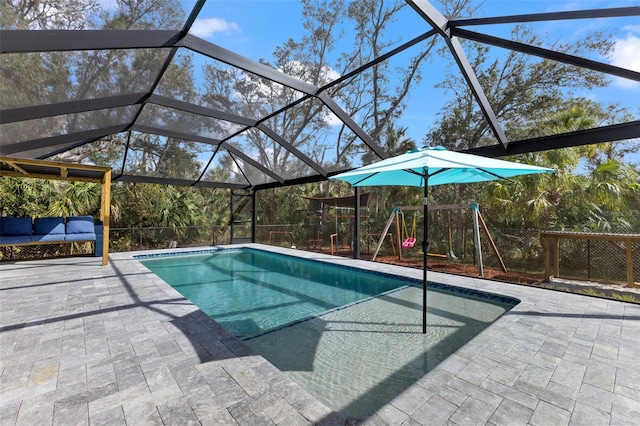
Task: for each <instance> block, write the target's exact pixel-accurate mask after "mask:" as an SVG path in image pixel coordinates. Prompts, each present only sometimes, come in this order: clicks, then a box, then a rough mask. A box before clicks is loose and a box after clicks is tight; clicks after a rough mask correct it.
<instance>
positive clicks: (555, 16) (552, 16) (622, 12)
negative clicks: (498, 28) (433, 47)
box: [449, 6, 640, 28]
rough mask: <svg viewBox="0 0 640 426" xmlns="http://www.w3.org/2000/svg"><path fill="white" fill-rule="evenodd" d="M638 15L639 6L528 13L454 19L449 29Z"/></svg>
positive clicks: (450, 22) (639, 12) (639, 11)
mask: <svg viewBox="0 0 640 426" xmlns="http://www.w3.org/2000/svg"><path fill="white" fill-rule="evenodd" d="M637 15H640V6H632V7H617V8H609V9H589V10H572V11H566V12H549V13H530V14H524V15H506V16H493V17H487V18H472V19H454V20H451V21H449V27H450V28H455V27H464V26H472V25H492V24H516V23H522V22H540V21H561V20H562V21H567V20H570V19H595V18H621V17H625V16H637Z"/></svg>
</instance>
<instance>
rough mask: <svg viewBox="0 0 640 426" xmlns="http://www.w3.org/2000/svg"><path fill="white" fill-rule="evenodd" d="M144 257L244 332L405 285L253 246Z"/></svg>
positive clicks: (202, 305) (213, 314)
mask: <svg viewBox="0 0 640 426" xmlns="http://www.w3.org/2000/svg"><path fill="white" fill-rule="evenodd" d="M142 263H143V264H144V265H145V266H146V267H147V268H149V269H150V270H151V271H153V272H154V273H155V274H156V275H158V276H159V277H160V278H162V279H163V280H164V281H166V282H167V283H168V284H169V285H171V286H172V287H173V288H175V289H176V290H177V291H179V292H180V293H181V294H182V295H183V296H184V297H186V298H187V299H189V300H190V301H192V302H193V303H195V304H196V305H197V306H198V307H199V308H200V309H202V311H204V312H205V313H206V314H207V315H209V316H210V317H212V318H213V319H215V320H216V321H217V322H218V323H220V324H221V325H222V326H223V327H225V328H226V329H227V330H229V331H230V332H232V333H233V334H235V335H236V336H237V337H240V338H244V337H247V336H251V335H255V334H258V333H263V332H265V331H267V330H272V329H274V328H277V327H279V326H282V325H284V324H289V323H291V322H295V321H298V320H301V319H304V318H307V317H309V316H311V315H314V314H317V313H320V312H324V311H326V310H329V309H332V308H336V307H338V306H343V305H346V304H348V303H352V302H355V301H358V300H362V299H365V298H367V297H370V296H375V295H377V294H380V293H383V292H385V291H389V290H392V289H395V288H398V287H401V286H404V285H406V282H402V281H399V280H393V279H390V278H388V277H385V276H379V275H372V274H367V273H364V272H359V271H356V270H353V269H346V268H336V267H331V266H330V265H328V264H325V263H320V262H313V261H304V260H301V259H299V258H295V257H290V256H282V255H277V254H272V253H267V252H264V251H259V250H250V249H245V250H224V251H219V252H213V253H206V254H201V255H191V256H170V257H160V258H155V259H154V258H150V259H148V260H142Z"/></svg>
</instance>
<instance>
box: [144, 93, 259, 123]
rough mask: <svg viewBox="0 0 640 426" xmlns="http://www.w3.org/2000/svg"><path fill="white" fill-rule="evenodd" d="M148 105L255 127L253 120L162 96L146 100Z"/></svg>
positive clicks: (152, 96) (153, 96) (154, 96)
mask: <svg viewBox="0 0 640 426" xmlns="http://www.w3.org/2000/svg"><path fill="white" fill-rule="evenodd" d="M147 102H148V103H151V104H156V105H161V106H165V107H168V108H174V109H177V110H180V111H185V112H190V113H192V114H198V115H202V116H205V117H211V118H215V119H218V120H224V121H229V122H232V123H236V124H241V125H243V126H248V127H255V126H256V125H257V123H258V122H257V121H256V120H255V119H251V118H247V117H243V116H240V115H237V114H231V113H228V112H224V111H219V110H216V109H213V108H208V107H203V106H200V105H196V104H192V103H189V102H185V101H179V100H177V99H173V98H169V97H166V96H162V95H151V96H150V97H149V99H148V100H147Z"/></svg>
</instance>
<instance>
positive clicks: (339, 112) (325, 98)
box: [318, 92, 388, 159]
mask: <svg viewBox="0 0 640 426" xmlns="http://www.w3.org/2000/svg"><path fill="white" fill-rule="evenodd" d="M318 99H320V100H321V101H322V102H324V104H325V105H326V106H327V108H329V109H330V110H331V112H333V113H334V114H335V115H336V116H337V117H338V118H339V119H340V120H341V121H342V122H343V123H344V124H345V126H347V127H348V128H349V129H351V131H352V132H353V133H355V135H356V136H357V137H359V138H360V140H362V141H363V142H364V143H365V144H366V145H367V146H368V147H369V148H371V150H372V151H373V152H375V153H376V154H377V155H378V157H380V158H382V159H385V158H387V157H388V155H387V153H386V152H384V150H383V149H382V147H380V145H378V144H377V143H375V141H374V140H373V139H371V137H370V136H369V135H368V134H367V133H366V132H365V131H364V130H362V129H361V128H360V126H358V124H356V122H355V121H353V119H352V118H351V116H350V115H349V114H347V113H346V112H345V111H344V110H343V109H342V108H340V106H339V105H338V104H337V103H336V102H335V101H334V100H333V98H331V96H329V95H327V94H326V93H324V92H323V93H320V94H319V95H318Z"/></svg>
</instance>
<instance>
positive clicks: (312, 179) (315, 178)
mask: <svg viewBox="0 0 640 426" xmlns="http://www.w3.org/2000/svg"><path fill="white" fill-rule="evenodd" d="M334 174H338V172H335V173H334V172H331V173H329V176H332V175H334ZM326 180H327V178H326V177H325V176H322V175H311V176H303V177H301V178H295V179H288V180H286V181H284V182H282V183H279V182H269V183H261V184H258V185H255V186H254V187H253V190H254V191H259V190H262V189H272V188H283V187H287V186H294V185H305V184H307V183H316V182H324V181H326Z"/></svg>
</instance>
